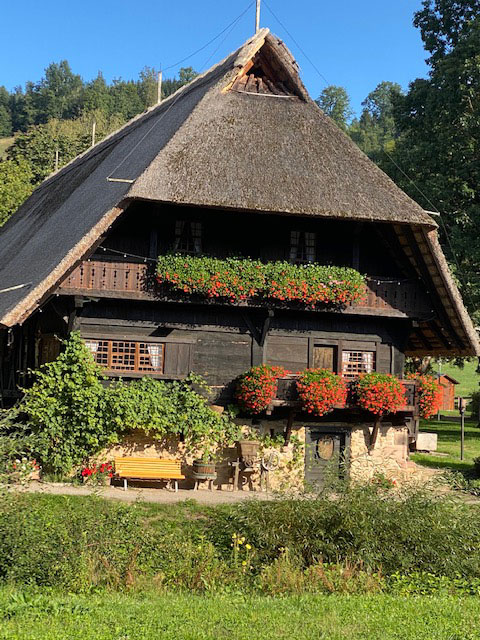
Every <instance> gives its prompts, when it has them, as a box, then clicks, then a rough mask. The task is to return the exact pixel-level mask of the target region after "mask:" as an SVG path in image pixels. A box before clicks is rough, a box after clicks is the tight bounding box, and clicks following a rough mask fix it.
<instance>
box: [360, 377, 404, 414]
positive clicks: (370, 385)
mask: <svg viewBox="0 0 480 640" xmlns="http://www.w3.org/2000/svg"><path fill="white" fill-rule="evenodd" d="M356 390H357V402H358V405H359V406H360V407H361V408H362V409H365V410H366V411H370V413H373V414H374V415H375V416H377V417H381V416H384V415H386V414H387V413H396V412H397V411H399V410H400V409H401V408H402V407H404V406H405V404H406V397H405V390H404V388H403V386H402V384H401V383H400V381H399V380H397V378H395V377H394V376H392V375H390V374H388V373H364V374H363V375H361V376H360V377H359V379H358V382H357V387H356Z"/></svg>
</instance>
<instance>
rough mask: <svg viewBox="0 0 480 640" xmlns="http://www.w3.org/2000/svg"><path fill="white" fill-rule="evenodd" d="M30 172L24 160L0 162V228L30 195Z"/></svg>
mask: <svg viewBox="0 0 480 640" xmlns="http://www.w3.org/2000/svg"><path fill="white" fill-rule="evenodd" d="M31 181H32V171H31V169H30V166H29V165H28V163H27V162H25V161H24V160H22V161H20V162H18V163H17V162H14V161H13V160H5V161H3V162H0V226H1V225H3V224H4V223H5V222H6V221H7V220H8V218H9V217H10V216H11V215H12V213H13V212H14V211H16V210H17V209H18V207H19V206H20V205H21V204H22V202H23V201H24V200H26V199H27V198H28V196H29V195H30V194H31V193H32V190H33V186H32V182H31Z"/></svg>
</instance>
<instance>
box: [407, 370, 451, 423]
mask: <svg viewBox="0 0 480 640" xmlns="http://www.w3.org/2000/svg"><path fill="white" fill-rule="evenodd" d="M407 378H408V379H409V380H416V381H417V383H418V385H419V391H420V415H421V416H422V418H431V417H432V416H433V415H435V414H436V413H437V411H439V409H440V407H441V406H442V399H443V393H442V388H441V387H440V385H439V384H438V382H437V381H436V380H435V378H434V377H433V376H429V375H421V374H419V373H409V374H407Z"/></svg>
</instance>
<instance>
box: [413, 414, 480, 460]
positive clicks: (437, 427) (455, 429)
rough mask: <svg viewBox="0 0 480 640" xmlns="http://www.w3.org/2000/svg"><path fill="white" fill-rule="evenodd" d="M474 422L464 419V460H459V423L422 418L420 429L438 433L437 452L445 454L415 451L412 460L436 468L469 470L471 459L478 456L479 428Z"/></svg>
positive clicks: (479, 454)
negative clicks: (438, 454)
mask: <svg viewBox="0 0 480 640" xmlns="http://www.w3.org/2000/svg"><path fill="white" fill-rule="evenodd" d="M476 425H477V423H476V422H471V421H468V422H467V421H465V460H463V461H461V460H460V423H459V422H447V421H444V420H442V421H441V422H438V421H436V420H422V422H421V425H420V431H429V432H431V433H436V434H437V435H438V449H437V450H438V452H439V453H445V454H447V455H446V456H442V457H440V456H435V455H431V454H426V453H415V454H413V455H412V460H414V461H415V462H417V463H418V464H421V465H423V466H426V467H432V468H436V469H455V470H458V471H469V470H471V469H472V468H473V459H474V458H477V457H480V429H479V428H478V427H477V426H476Z"/></svg>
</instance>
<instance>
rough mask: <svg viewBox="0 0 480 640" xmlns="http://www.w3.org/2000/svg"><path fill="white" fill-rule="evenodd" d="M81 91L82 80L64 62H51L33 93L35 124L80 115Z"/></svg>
mask: <svg viewBox="0 0 480 640" xmlns="http://www.w3.org/2000/svg"><path fill="white" fill-rule="evenodd" d="M82 90H83V81H82V78H81V77H80V76H79V75H76V74H74V73H73V71H72V70H71V68H70V65H69V64H68V62H67V61H66V60H61V61H60V62H59V63H58V64H57V63H55V62H52V64H50V65H49V66H48V67H47V68H46V69H45V77H44V78H42V80H40V82H39V83H38V84H37V85H35V89H34V92H33V98H34V100H33V102H34V107H35V111H36V114H35V123H36V124H38V123H45V122H47V121H48V120H50V119H51V118H57V119H62V118H73V117H75V116H77V115H78V114H79V113H80V98H81V93H82Z"/></svg>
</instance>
